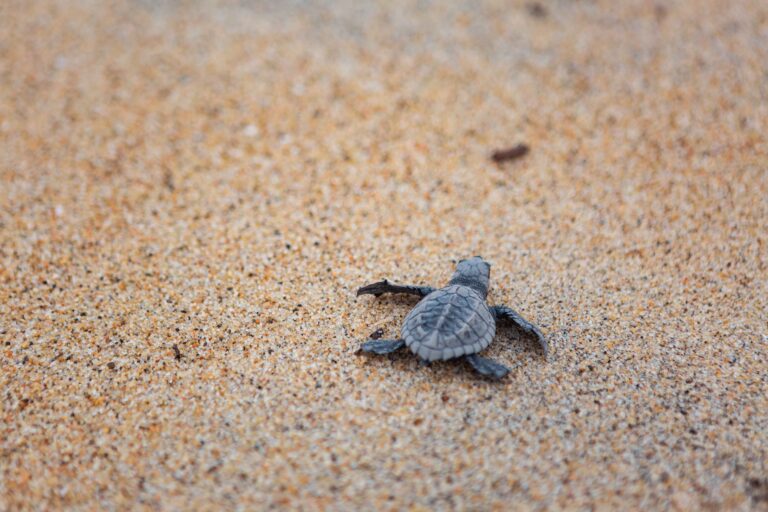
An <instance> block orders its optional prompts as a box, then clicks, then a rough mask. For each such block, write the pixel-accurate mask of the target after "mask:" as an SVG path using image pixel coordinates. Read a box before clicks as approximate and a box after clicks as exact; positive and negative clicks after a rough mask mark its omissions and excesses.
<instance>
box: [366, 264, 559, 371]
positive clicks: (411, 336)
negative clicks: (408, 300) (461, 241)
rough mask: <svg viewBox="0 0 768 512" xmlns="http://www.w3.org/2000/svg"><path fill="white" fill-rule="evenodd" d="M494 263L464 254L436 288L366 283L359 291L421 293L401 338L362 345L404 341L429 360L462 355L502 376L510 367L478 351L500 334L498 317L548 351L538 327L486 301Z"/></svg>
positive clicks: (379, 348) (379, 347)
mask: <svg viewBox="0 0 768 512" xmlns="http://www.w3.org/2000/svg"><path fill="white" fill-rule="evenodd" d="M490 274H491V265H490V264H489V263H488V262H487V261H485V260H483V258H481V257H480V256H475V257H474V258H470V259H467V260H461V261H460V262H459V264H458V265H457V266H456V272H454V274H453V277H452V278H451V280H450V282H449V283H448V286H446V287H445V288H440V289H439V290H436V289H435V288H432V287H430V286H404V285H396V284H392V283H390V282H389V281H387V280H386V279H385V280H383V281H379V282H378V283H373V284H369V285H367V286H363V287H362V288H360V289H359V290H357V295H358V296H360V295H366V294H368V295H375V296H377V297H378V296H379V295H381V294H382V293H406V294H410V295H417V296H419V297H423V298H422V300H421V301H420V302H419V303H418V304H417V305H416V307H415V308H413V309H412V310H411V312H410V313H408V316H407V317H405V322H404V323H403V328H402V329H401V331H400V336H401V338H400V339H397V340H369V341H366V342H365V343H363V345H362V347H361V350H363V351H364V352H372V353H374V354H389V353H390V352H394V351H395V350H398V349H400V348H402V347H404V346H407V347H408V348H409V349H411V352H413V353H414V354H416V355H418V356H419V357H420V358H421V359H423V360H425V361H437V360H445V359H454V358H457V357H463V358H464V359H466V360H467V361H469V364H471V365H472V367H473V368H474V369H475V370H477V371H478V372H479V373H481V374H482V375H485V376H487V377H492V378H496V379H500V378H502V377H504V376H505V375H506V374H507V373H509V368H507V367H506V366H504V365H502V364H499V363H497V362H495V361H493V360H491V359H486V358H483V357H480V356H478V355H477V353H478V352H480V351H481V350H483V349H485V348H486V347H487V346H488V345H490V343H491V341H492V340H493V336H494V335H495V334H496V322H497V321H500V320H507V321H510V322H511V323H512V324H513V325H516V326H517V327H518V328H519V329H521V330H522V331H523V332H524V333H526V334H528V335H530V336H533V337H534V338H536V340H537V341H538V342H539V344H541V347H542V348H543V349H544V356H545V357H546V355H547V341H546V340H545V339H544V335H542V334H541V331H540V330H539V328H538V327H536V326H535V325H533V324H532V323H530V322H528V321H527V320H525V319H524V318H523V317H522V316H520V315H519V314H518V313H517V312H516V311H515V310H513V309H511V308H508V307H507V306H501V305H499V306H490V307H489V306H488V304H486V302H485V300H486V297H487V296H488V283H489V280H490Z"/></svg>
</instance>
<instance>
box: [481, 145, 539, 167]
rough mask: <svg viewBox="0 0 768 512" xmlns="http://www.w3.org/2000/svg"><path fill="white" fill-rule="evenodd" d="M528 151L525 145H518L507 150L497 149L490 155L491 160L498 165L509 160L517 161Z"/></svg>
mask: <svg viewBox="0 0 768 512" xmlns="http://www.w3.org/2000/svg"><path fill="white" fill-rule="evenodd" d="M528 151H530V148H528V146H527V145H526V144H518V145H517V146H513V147H511V148H508V149H497V150H496V151H494V152H493V154H492V155H491V159H492V160H493V161H494V162H496V163H497V164H500V163H502V162H507V161H509V160H517V159H518V158H522V157H523V156H525V155H527V154H528Z"/></svg>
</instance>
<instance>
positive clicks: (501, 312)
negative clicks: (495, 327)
mask: <svg viewBox="0 0 768 512" xmlns="http://www.w3.org/2000/svg"><path fill="white" fill-rule="evenodd" d="M491 313H493V316H494V317H496V321H499V320H510V321H512V323H513V324H515V325H516V326H517V327H518V328H519V329H520V330H522V331H523V332H524V333H526V334H528V335H530V336H533V337H534V338H536V341H538V342H539V345H541V348H543V349H544V356H546V355H547V354H548V353H549V347H548V346H547V340H546V339H545V338H544V335H543V334H542V333H541V331H540V330H539V328H538V327H536V326H535V325H533V324H532V323H531V322H529V321H528V320H526V319H525V318H523V317H522V316H520V313H518V312H517V311H515V310H514V309H512V308H509V307H507V306H503V305H499V306H493V307H492V308H491Z"/></svg>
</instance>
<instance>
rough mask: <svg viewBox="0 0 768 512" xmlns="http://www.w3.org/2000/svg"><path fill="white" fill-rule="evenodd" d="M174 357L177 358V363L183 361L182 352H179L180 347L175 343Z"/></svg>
mask: <svg viewBox="0 0 768 512" xmlns="http://www.w3.org/2000/svg"><path fill="white" fill-rule="evenodd" d="M173 357H175V358H176V360H177V361H181V351H180V350H179V346H178V345H177V344H175V343H174V344H173Z"/></svg>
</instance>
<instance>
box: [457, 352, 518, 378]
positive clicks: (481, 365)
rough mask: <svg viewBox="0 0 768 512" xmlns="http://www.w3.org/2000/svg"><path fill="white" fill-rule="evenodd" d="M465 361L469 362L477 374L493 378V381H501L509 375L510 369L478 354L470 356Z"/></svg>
mask: <svg viewBox="0 0 768 512" xmlns="http://www.w3.org/2000/svg"><path fill="white" fill-rule="evenodd" d="M465 359H466V360H467V361H469V364H471V365H472V368H474V369H475V370H476V371H477V373H479V374H481V375H485V376H486V377H491V378H492V379H501V378H503V377H504V376H505V375H506V374H508V373H509V368H507V367H506V366H504V365H503V364H500V363H497V362H496V361H493V360H492V359H486V358H484V357H480V356H479V355H477V354H469V355H468V356H466V357H465Z"/></svg>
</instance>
